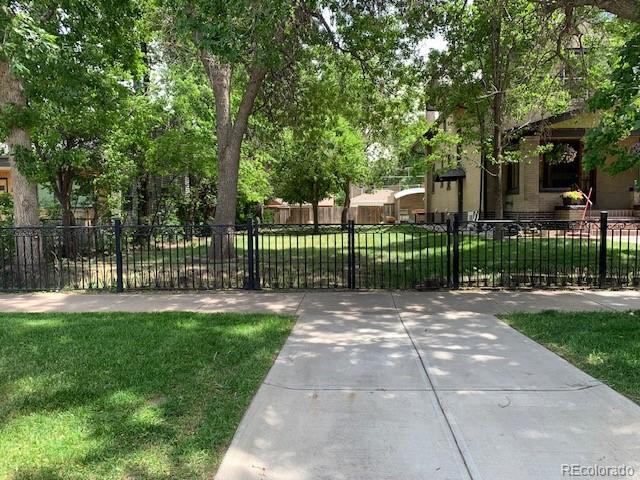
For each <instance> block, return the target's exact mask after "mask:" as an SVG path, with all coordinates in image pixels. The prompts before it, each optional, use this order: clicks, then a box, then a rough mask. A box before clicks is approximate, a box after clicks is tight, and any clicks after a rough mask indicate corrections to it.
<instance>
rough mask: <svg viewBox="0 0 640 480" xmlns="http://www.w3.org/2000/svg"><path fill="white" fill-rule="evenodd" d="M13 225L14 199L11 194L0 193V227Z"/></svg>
mask: <svg viewBox="0 0 640 480" xmlns="http://www.w3.org/2000/svg"><path fill="white" fill-rule="evenodd" d="M11 225H13V197H12V196H11V194H9V193H6V192H4V193H0V227H10V226H11Z"/></svg>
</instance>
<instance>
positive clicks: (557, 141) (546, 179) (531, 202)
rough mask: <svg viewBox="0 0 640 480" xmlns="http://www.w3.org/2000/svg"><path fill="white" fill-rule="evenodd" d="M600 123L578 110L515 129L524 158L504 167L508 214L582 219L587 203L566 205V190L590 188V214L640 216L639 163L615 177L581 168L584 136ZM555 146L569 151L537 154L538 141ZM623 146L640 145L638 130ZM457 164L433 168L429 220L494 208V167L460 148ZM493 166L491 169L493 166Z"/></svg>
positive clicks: (429, 174)
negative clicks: (639, 199)
mask: <svg viewBox="0 0 640 480" xmlns="http://www.w3.org/2000/svg"><path fill="white" fill-rule="evenodd" d="M597 121H598V118H597V115H596V114H592V113H585V112H583V111H580V110H574V111H569V112H566V113H564V114H561V115H555V116H549V117H546V118H542V119H539V120H536V121H531V122H528V123H527V124H526V125H522V126H518V127H516V128H514V129H512V130H511V132H510V133H511V136H512V137H514V138H516V139H517V140H516V141H515V142H514V144H515V145H517V146H516V147H515V148H519V149H520V153H521V161H520V162H518V163H511V164H506V165H503V166H502V167H501V168H502V169H503V172H502V173H503V179H504V181H503V188H504V194H505V205H504V211H505V215H504V216H505V218H557V219H568V218H581V216H582V214H583V213H584V207H583V206H565V205H563V199H562V194H563V193H564V192H568V191H572V190H577V189H579V190H581V191H583V192H585V193H588V192H591V197H590V198H591V200H592V201H593V206H592V208H591V209H590V212H589V214H590V215H592V216H593V215H598V214H599V211H601V210H607V211H609V213H610V216H614V217H620V218H622V217H624V218H626V217H634V216H640V210H638V208H635V209H634V207H640V206H639V205H634V188H633V187H634V182H635V180H636V179H638V178H640V169H639V168H638V167H637V166H634V167H632V168H630V169H629V170H626V171H624V172H621V173H619V174H617V175H610V174H609V173H608V172H605V171H602V170H601V169H595V170H592V171H587V170H586V169H585V168H583V167H584V166H583V156H584V138H585V135H586V133H587V132H588V131H589V129H590V128H593V127H594V126H595V125H596V123H597ZM549 144H551V145H553V148H554V151H558V149H559V150H561V151H567V152H571V155H570V156H568V157H567V158H568V159H569V160H563V161H562V162H558V161H557V160H555V159H554V158H555V157H554V156H553V155H554V154H553V153H544V154H541V153H540V152H539V148H538V147H539V146H540V145H549ZM622 145H623V146H624V147H628V148H639V147H640V130H636V131H634V132H632V134H631V135H630V136H629V137H628V138H627V139H625V140H624V141H623V142H622ZM458 158H459V165H458V166H457V167H456V168H449V169H442V168H438V166H435V168H433V169H432V170H430V171H429V172H427V174H426V176H425V189H426V194H425V210H426V212H427V218H429V217H431V218H434V217H435V218H436V219H437V218H442V216H440V217H438V214H447V213H454V212H460V213H463V214H464V215H470V216H474V217H475V216H480V217H485V218H491V217H492V216H493V212H494V201H495V200H494V198H495V194H494V191H495V177H494V175H492V173H495V168H497V167H495V166H484V165H482V164H481V160H480V155H479V153H478V152H476V151H473V150H472V149H470V148H466V147H464V146H463V147H461V149H460V150H459V152H458ZM492 169H493V170H492Z"/></svg>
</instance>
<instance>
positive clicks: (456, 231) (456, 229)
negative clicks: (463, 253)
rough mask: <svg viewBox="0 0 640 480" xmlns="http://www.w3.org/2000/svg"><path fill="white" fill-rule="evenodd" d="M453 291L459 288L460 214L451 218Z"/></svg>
mask: <svg viewBox="0 0 640 480" xmlns="http://www.w3.org/2000/svg"><path fill="white" fill-rule="evenodd" d="M452 274H453V289H454V290H457V289H458V288H460V214H459V213H456V214H454V216H453V272H452Z"/></svg>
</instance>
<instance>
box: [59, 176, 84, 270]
mask: <svg viewBox="0 0 640 480" xmlns="http://www.w3.org/2000/svg"><path fill="white" fill-rule="evenodd" d="M53 187H54V188H53V193H54V195H55V197H56V200H58V203H59V204H60V214H61V221H62V227H63V228H62V241H63V251H64V256H65V257H67V258H73V257H75V256H76V254H77V253H78V240H77V233H78V232H77V231H76V229H74V228H73V227H75V226H76V218H75V216H74V214H73V207H72V202H71V196H72V193H73V172H72V171H70V170H68V169H63V170H61V171H60V172H58V178H57V179H56V181H55V182H54V183H53Z"/></svg>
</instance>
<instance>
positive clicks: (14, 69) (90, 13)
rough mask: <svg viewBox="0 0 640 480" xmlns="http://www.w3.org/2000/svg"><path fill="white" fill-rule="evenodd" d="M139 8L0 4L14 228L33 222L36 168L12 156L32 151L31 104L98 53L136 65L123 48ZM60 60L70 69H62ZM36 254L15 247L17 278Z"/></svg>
mask: <svg viewBox="0 0 640 480" xmlns="http://www.w3.org/2000/svg"><path fill="white" fill-rule="evenodd" d="M138 11H139V9H138V3H137V1H136V0H125V1H122V2H112V1H110V0H97V1H94V2H85V1H82V0H69V1H64V2H62V1H56V0H37V1H35V0H22V1H20V0H18V1H12V2H5V4H4V6H2V7H1V8H0V30H1V32H2V41H1V42H0V109H1V111H2V112H1V113H2V122H3V137H4V139H3V140H4V142H5V143H6V145H7V147H8V149H9V158H10V162H11V166H12V169H13V174H14V181H13V188H14V222H15V225H16V226H34V225H38V224H39V218H38V213H39V212H38V197H37V187H36V185H35V184H34V182H33V181H32V179H30V178H29V175H28V172H29V171H31V172H33V170H34V169H32V168H29V167H28V166H27V168H16V158H17V157H18V156H20V155H21V153H24V152H30V151H31V149H32V143H31V136H30V130H31V127H32V126H33V125H32V123H31V122H32V120H33V118H34V117H33V115H32V114H31V112H30V106H31V104H32V102H35V101H40V100H42V99H43V98H44V97H43V95H47V94H48V93H50V92H51V90H48V89H47V88H51V86H52V85H54V84H55V83H58V84H62V83H63V82H64V78H65V76H66V77H67V78H68V79H69V80H73V75H74V74H75V73H74V72H76V73H77V72H78V70H79V69H82V68H86V69H93V70H94V71H98V72H99V71H100V69H102V68H104V66H105V64H104V63H100V64H97V65H96V64H83V61H84V60H85V59H86V58H91V57H94V55H96V54H97V53H98V52H99V53H100V55H101V56H102V58H112V59H114V58H118V61H121V62H124V63H133V62H135V58H136V56H137V53H136V52H135V51H134V50H131V49H129V48H128V47H129V46H131V44H132V42H131V40H132V37H133V36H134V35H135V32H136V29H135V28H133V27H134V22H135V20H136V18H137V15H138ZM64 63H66V64H67V65H68V66H74V67H75V68H69V69H65V68H61V65H62V64H64ZM53 80H55V81H53ZM69 93H70V94H71V95H73V92H69ZM23 166H24V165H23ZM19 244H22V242H19ZM39 251H40V249H37V248H36V249H34V250H33V252H39ZM37 256H38V253H32V251H31V249H20V247H19V248H18V251H17V262H16V265H18V266H19V271H18V275H20V276H22V277H23V276H24V274H25V273H26V272H31V273H30V275H33V272H35V270H36V268H34V265H36V264H37V263H38V262H39V258H37ZM22 270H24V272H23V271H22Z"/></svg>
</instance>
